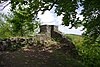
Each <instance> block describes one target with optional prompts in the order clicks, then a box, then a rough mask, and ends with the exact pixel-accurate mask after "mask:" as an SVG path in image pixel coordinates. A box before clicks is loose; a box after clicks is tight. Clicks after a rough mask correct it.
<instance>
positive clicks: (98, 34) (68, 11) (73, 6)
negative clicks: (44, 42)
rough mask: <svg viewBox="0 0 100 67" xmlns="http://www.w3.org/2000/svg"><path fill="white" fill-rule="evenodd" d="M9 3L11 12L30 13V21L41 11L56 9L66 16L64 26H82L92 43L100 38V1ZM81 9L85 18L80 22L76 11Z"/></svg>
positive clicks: (20, 0) (28, 0)
mask: <svg viewBox="0 0 100 67" xmlns="http://www.w3.org/2000/svg"><path fill="white" fill-rule="evenodd" d="M4 1H7V0H1V3H2V2H4ZM9 3H10V4H11V11H13V12H14V11H17V10H19V11H20V12H24V11H26V12H28V13H29V15H28V16H30V17H31V18H32V19H30V20H35V19H36V18H37V14H38V12H39V11H42V12H43V13H44V12H45V11H46V10H49V11H50V10H51V9H52V8H53V7H56V8H55V13H56V14H57V15H58V16H60V15H63V16H64V17H63V23H62V24H64V25H66V26H68V25H69V24H71V28H72V27H76V28H77V27H78V25H82V26H84V29H85V30H86V31H85V32H84V34H85V35H87V36H88V37H89V38H90V39H91V41H96V40H97V39H98V38H100V23H99V22H100V5H99V3H100V1H99V0H10V1H9ZM6 5H7V4H6ZM6 5H5V6H6ZM5 6H4V7H5ZM80 7H83V9H82V11H81V13H80V15H83V17H84V18H83V20H79V17H76V15H77V14H78V12H77V11H76V10H77V9H79V8H80ZM24 14H25V12H24Z"/></svg>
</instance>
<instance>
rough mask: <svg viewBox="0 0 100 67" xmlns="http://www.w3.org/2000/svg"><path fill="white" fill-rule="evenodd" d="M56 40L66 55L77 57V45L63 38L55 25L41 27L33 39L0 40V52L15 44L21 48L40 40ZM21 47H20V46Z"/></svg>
mask: <svg viewBox="0 0 100 67" xmlns="http://www.w3.org/2000/svg"><path fill="white" fill-rule="evenodd" d="M52 38H53V39H54V40H55V41H58V42H59V43H60V49H61V51H62V52H64V53H66V52H67V53H70V54H74V56H75V55H77V51H76V48H75V45H74V44H73V43H72V42H71V41H70V40H68V38H66V37H65V36H63V35H62V34H61V33H60V32H59V31H58V27H57V26H54V25H42V26H40V32H39V34H37V35H36V36H34V37H33V38H5V39H0V51H1V50H5V49H6V47H9V46H11V45H14V44H18V45H19V44H20V45H21V46H24V45H25V44H28V45H33V44H34V41H35V40H38V41H40V42H42V41H45V40H48V39H52ZM18 47H20V46H18Z"/></svg>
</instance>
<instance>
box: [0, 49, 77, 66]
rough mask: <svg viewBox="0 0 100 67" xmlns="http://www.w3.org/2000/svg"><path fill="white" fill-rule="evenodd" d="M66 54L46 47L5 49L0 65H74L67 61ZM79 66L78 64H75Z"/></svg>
mask: <svg viewBox="0 0 100 67" xmlns="http://www.w3.org/2000/svg"><path fill="white" fill-rule="evenodd" d="M67 60H68V59H67ZM67 60H66V57H65V55H62V54H61V53H58V52H55V51H53V50H50V48H46V47H45V48H44V47H41V48H40V47H31V48H23V49H20V50H18V51H14V52H8V51H5V52H3V54H2V55H1V57H0V67H74V66H75V64H74V63H73V62H72V63H71V64H70V62H71V61H70V62H69V60H68V62H67ZM75 67H77V66H75Z"/></svg>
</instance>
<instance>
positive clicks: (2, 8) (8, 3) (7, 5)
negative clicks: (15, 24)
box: [0, 2, 10, 11]
mask: <svg viewBox="0 0 100 67" xmlns="http://www.w3.org/2000/svg"><path fill="white" fill-rule="evenodd" d="M9 4H10V2H8V3H7V4H6V5H5V6H2V5H1V7H3V8H2V9H0V11H2V10H3V9H5V7H7V6H8V5H9Z"/></svg>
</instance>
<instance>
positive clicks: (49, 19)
mask: <svg viewBox="0 0 100 67" xmlns="http://www.w3.org/2000/svg"><path fill="white" fill-rule="evenodd" d="M9 8H10V5H8V6H7V7H6V8H5V9H4V10H3V11H2V12H3V13H5V14H7V12H9ZM54 9H55V8H53V9H52V10H50V11H45V13H44V14H41V12H39V14H38V18H39V19H40V22H41V24H42V25H45V24H46V25H56V26H58V30H59V31H60V32H62V33H63V34H77V35H81V34H82V33H83V32H84V31H81V30H82V28H83V27H79V28H77V29H75V28H74V27H73V28H72V29H69V28H70V26H64V25H61V24H62V18H63V15H61V16H57V15H56V14H55V13H54ZM81 9H82V8H79V9H78V10H77V11H78V12H80V11H81ZM77 17H80V20H82V19H83V16H81V15H77Z"/></svg>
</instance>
